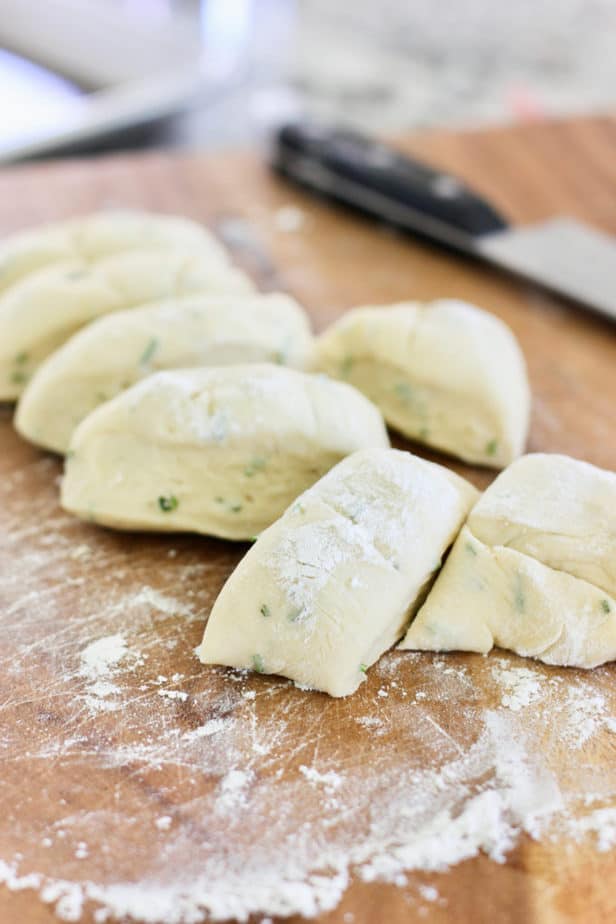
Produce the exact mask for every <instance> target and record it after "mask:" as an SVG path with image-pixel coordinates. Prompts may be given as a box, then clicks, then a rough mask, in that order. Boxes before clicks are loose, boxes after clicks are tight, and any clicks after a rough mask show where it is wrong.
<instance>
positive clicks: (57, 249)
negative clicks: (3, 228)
mask: <svg viewBox="0 0 616 924" xmlns="http://www.w3.org/2000/svg"><path fill="white" fill-rule="evenodd" d="M144 247H145V248H147V249H149V250H153V249H158V248H164V249H169V248H174V249H182V250H200V251H207V252H208V255H209V258H210V259H211V260H212V261H218V262H219V263H226V262H227V261H228V257H227V254H226V251H225V249H224V248H223V247H222V246H221V245H220V244H219V243H218V241H217V240H216V238H215V237H214V236H213V235H212V234H211V233H210V232H209V231H207V230H206V229H205V228H203V227H201V225H199V224H197V223H196V222H194V221H189V220H188V219H186V218H178V217H176V216H173V215H156V214H153V213H149V212H141V211H130V210H119V209H118V210H110V211H105V212H97V213H95V214H93V215H87V216H85V217H82V218H73V219H69V220H68V221H62V222H57V223H55V224H48V225H43V226H39V227H38V228H32V229H28V230H26V231H20V232H18V233H17V234H12V235H10V236H9V237H6V238H4V240H2V241H1V242H0V291H2V290H3V289H5V288H7V287H8V286H10V285H12V284H13V283H14V282H16V281H17V280H19V279H22V278H23V277H24V276H26V275H27V274H28V273H31V272H33V271H34V270H37V269H40V268H42V267H43V266H46V265H49V264H51V263H65V262H67V261H77V262H82V263H90V262H92V261H94V260H98V259H100V258H101V257H106V256H110V255H111V254H114V253H120V252H122V251H126V250H134V249H137V250H141V249H143V248H144Z"/></svg>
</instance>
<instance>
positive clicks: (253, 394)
mask: <svg viewBox="0 0 616 924" xmlns="http://www.w3.org/2000/svg"><path fill="white" fill-rule="evenodd" d="M388 445H389V440H388V438H387V432H386V430H385V425H384V422H383V418H382V417H381V414H380V412H379V411H378V409H377V408H376V407H374V405H373V404H371V403H370V402H369V401H368V399H367V398H365V397H364V396H363V395H362V394H360V392H358V391H356V390H355V389H354V388H351V386H350V385H343V384H342V383H340V382H333V381H331V379H328V378H326V377H325V376H321V375H309V374H307V373H303V372H298V371H296V370H293V369H287V368H285V367H283V366H274V365H266V364H254V365H248V366H246V365H245V366H218V367H211V368H204V369H188V370H176V371H173V372H157V373H155V374H154V375H151V376H149V377H148V378H146V379H144V380H143V381H141V382H139V383H138V384H137V385H133V387H132V388H129V389H128V391H125V392H123V393H122V394H120V395H118V396H117V397H116V398H113V400H111V401H108V402H107V403H106V404H103V405H101V406H100V407H99V408H97V409H96V410H95V411H93V412H92V414H90V416H89V417H87V418H86V419H85V420H84V421H83V423H81V424H80V425H79V427H78V428H77V430H76V431H75V433H74V435H73V439H72V441H71V446H70V450H69V453H68V456H67V461H66V474H65V476H64V480H63V484H62V504H63V506H64V507H65V509H66V510H68V511H70V512H71V513H75V514H77V516H80V517H83V518H85V519H90V520H93V521H95V522H97V523H102V524H104V525H107V526H115V527H118V528H120V529H148V530H157V531H174V532H177V531H191V532H198V533H205V534H208V535H214V536H222V537H224V538H227V539H248V538H250V537H252V536H254V535H256V534H257V533H259V532H260V531H261V530H262V529H264V528H265V527H266V526H269V525H270V523H272V522H273V521H274V520H275V519H276V517H278V516H280V514H281V513H282V511H283V510H284V509H285V508H286V507H287V506H288V504H290V503H291V501H292V500H293V499H294V498H295V497H297V495H298V494H299V493H300V492H301V491H303V490H305V489H306V488H307V487H308V486H309V485H311V484H312V483H313V482H315V481H316V480H317V479H318V478H320V477H321V475H323V474H324V473H325V472H326V471H328V470H329V469H330V468H331V467H332V466H333V465H335V464H336V462H339V461H340V459H342V458H343V457H344V456H346V455H348V454H349V453H352V452H355V451H356V450H357V449H364V448H366V447H369V446H388Z"/></svg>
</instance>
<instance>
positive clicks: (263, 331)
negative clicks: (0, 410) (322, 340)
mask: <svg viewBox="0 0 616 924" xmlns="http://www.w3.org/2000/svg"><path fill="white" fill-rule="evenodd" d="M312 349H313V337H312V334H311V332H310V325H309V323H308V318H307V316H306V314H305V313H304V311H303V310H302V308H301V307H300V306H299V305H298V304H297V302H296V301H294V299H292V298H290V297H289V296H288V295H283V294H277V293H276V294H271V295H235V296H234V295H219V296H210V295H208V296H184V297H183V298H178V299H175V300H173V301H168V302H162V303H155V304H151V305H145V306H143V307H142V308H131V309H130V310H128V311H119V312H115V313H113V314H110V315H107V316H105V317H102V318H99V319H98V320H97V321H94V322H93V323H92V324H89V325H88V326H87V327H85V328H83V329H82V330H80V331H78V333H76V334H75V335H74V336H73V337H71V338H70V340H68V341H67V342H66V343H65V344H64V345H63V346H61V347H60V348H59V349H58V350H57V351H56V352H55V353H52V355H51V356H50V357H49V358H48V359H47V360H46V361H45V362H44V363H43V364H42V365H41V366H40V368H39V369H38V371H37V372H36V374H35V375H34V377H33V379H32V381H31V382H30V383H29V384H28V385H27V387H26V390H25V391H24V393H23V395H22V396H21V399H20V401H19V405H18V407H17V414H16V417H15V425H16V427H17V430H18V431H19V432H20V433H21V435H22V436H24V437H25V438H26V439H28V440H30V441H31V442H33V443H36V444H37V445H40V446H44V447H45V448H47V449H52V450H54V451H56V452H62V453H64V452H66V450H67V449H68V446H69V443H70V438H71V435H72V433H73V431H74V430H75V428H76V427H77V425H78V424H79V423H81V421H82V420H83V419H84V418H85V417H87V415H88V414H89V413H91V412H92V411H93V410H94V409H95V408H96V407H98V405H100V404H102V403H103V402H105V401H108V400H110V399H111V398H113V397H115V395H117V394H118V393H119V392H121V391H124V390H125V389H127V388H129V387H130V386H131V385H134V384H135V382H137V381H139V380H140V379H142V378H144V377H145V376H147V375H150V374H151V373H153V372H157V371H160V370H161V369H178V368H179V369H181V368H189V367H192V366H213V365H230V364H232V363H249V362H272V363H273V362H278V363H280V364H281V365H288V366H292V367H296V368H300V369H301V368H306V367H307V366H308V365H309V364H310V362H311V358H312Z"/></svg>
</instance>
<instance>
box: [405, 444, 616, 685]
mask: <svg viewBox="0 0 616 924" xmlns="http://www.w3.org/2000/svg"><path fill="white" fill-rule="evenodd" d="M493 645H498V646H500V647H501V648H509V649H511V650H512V651H515V652H516V653H517V654H520V655H528V656H529V657H535V658H539V659H540V660H541V661H545V662H546V663H547V664H562V665H572V666H575V667H594V666H595V665H597V664H602V663H603V662H604V661H610V660H614V659H615V658H616V474H614V473H612V472H606V471H603V470H602V469H599V468H596V467H595V466H593V465H589V464H588V463H586V462H579V461H577V460H575V459H570V458H568V457H567V456H560V455H544V454H536V455H528V456H524V457H522V458H521V459H519V460H518V461H517V462H514V463H513V465H511V466H510V467H509V468H508V469H507V470H506V471H504V472H503V473H502V474H501V475H500V476H499V477H498V478H497V479H496V481H495V482H494V483H493V484H492V485H491V487H490V488H488V490H487V491H486V492H485V494H484V495H483V497H482V498H481V499H480V500H479V502H478V503H477V505H476V506H475V507H474V509H473V510H472V512H471V514H470V516H469V518H468V522H467V525H466V526H465V528H464V529H463V530H462V532H461V533H460V536H459V538H458V540H457V541H456V543H455V545H454V547H453V549H452V552H451V555H450V556H449V558H448V560H447V562H446V564H445V567H444V568H443V570H442V572H441V574H440V575H439V578H438V580H437V581H436V583H435V585H434V587H433V589H432V591H431V592H430V595H429V596H428V599H427V600H426V602H425V604H424V605H423V607H422V608H421V609H420V611H419V613H418V614H417V617H416V619H415V621H414V622H413V623H412V625H411V627H410V628H409V631H408V633H407V635H406V637H405V639H404V641H403V642H402V644H401V646H400V647H401V648H419V649H424V650H430V651H442V650H453V649H455V650H463V651H480V652H486V651H489V650H490V648H492V646H493Z"/></svg>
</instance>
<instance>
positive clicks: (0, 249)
mask: <svg viewBox="0 0 616 924" xmlns="http://www.w3.org/2000/svg"><path fill="white" fill-rule="evenodd" d="M252 289H253V285H252V283H251V281H250V280H249V279H248V277H247V276H246V275H245V274H244V273H242V272H241V271H240V270H238V269H235V268H234V267H232V266H231V264H230V263H229V261H228V258H227V256H226V254H225V252H224V250H223V249H222V248H221V247H220V245H219V244H218V243H217V242H216V241H215V239H214V238H213V237H212V235H211V234H210V233H209V232H207V231H205V230H204V229H203V228H201V227H200V226H199V225H197V224H195V223H193V222H190V221H187V220H185V219H180V218H174V217H166V216H162V215H148V214H145V213H133V212H128V213H127V212H120V213H111V214H102V215H94V216H91V217H89V218H84V219H80V220H75V221H71V222H67V223H64V224H60V225H53V226H49V227H47V228H42V229H39V230H36V231H28V232H24V233H23V234H20V235H16V236H14V237H12V238H9V239H8V240H6V241H4V242H3V243H2V245H1V246H0V401H12V400H15V399H16V398H18V397H19V395H20V394H21V392H22V391H23V389H24V387H25V385H26V383H27V382H28V381H29V380H30V378H31V377H32V375H33V374H34V372H35V371H36V369H37V368H38V367H39V365H40V364H41V363H42V362H43V360H44V359H46V357H47V356H49V355H50V353H52V352H53V351H54V350H56V349H57V348H58V347H59V346H60V345H61V344H63V343H64V342H65V341H66V340H67V339H68V338H69V337H70V336H71V335H72V334H73V333H75V331H77V330H79V328H81V327H83V326H84V325H86V324H88V323H90V322H91V321H94V320H95V319H96V318H98V317H100V316H101V315H105V314H109V313H110V312H112V311H119V310H122V309H125V308H130V307H133V306H136V305H140V304H143V303H145V302H149V301H154V300H160V299H164V298H171V297H173V296H180V295H186V294H190V293H215V292H216V293H223V292H226V293H231V292H235V293H246V292H250V291H252Z"/></svg>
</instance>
